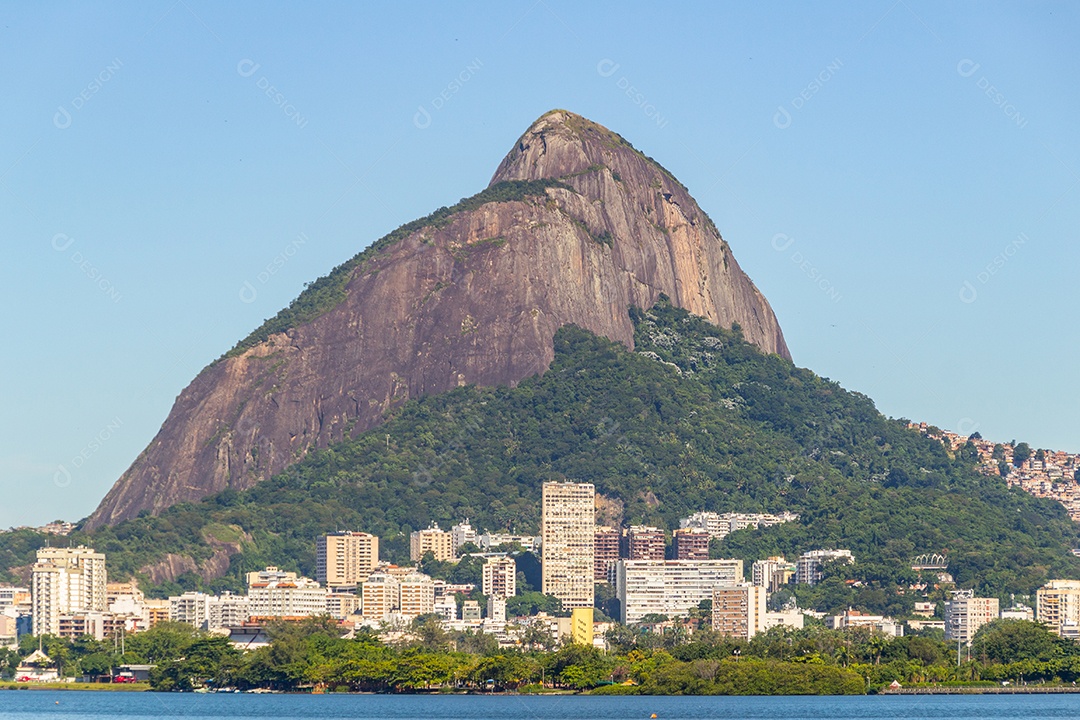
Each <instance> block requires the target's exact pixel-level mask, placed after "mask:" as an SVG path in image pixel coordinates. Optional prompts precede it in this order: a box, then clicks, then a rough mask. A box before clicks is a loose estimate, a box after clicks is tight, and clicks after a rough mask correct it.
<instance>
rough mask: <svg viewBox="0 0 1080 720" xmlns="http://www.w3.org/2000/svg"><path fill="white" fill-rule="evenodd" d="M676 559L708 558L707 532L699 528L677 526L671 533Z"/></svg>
mask: <svg viewBox="0 0 1080 720" xmlns="http://www.w3.org/2000/svg"><path fill="white" fill-rule="evenodd" d="M671 545H672V554H673V555H674V556H675V559H676V560H708V559H709V533H707V532H705V531H704V530H701V529H699V528H679V529H678V530H675V531H674V532H672V533H671Z"/></svg>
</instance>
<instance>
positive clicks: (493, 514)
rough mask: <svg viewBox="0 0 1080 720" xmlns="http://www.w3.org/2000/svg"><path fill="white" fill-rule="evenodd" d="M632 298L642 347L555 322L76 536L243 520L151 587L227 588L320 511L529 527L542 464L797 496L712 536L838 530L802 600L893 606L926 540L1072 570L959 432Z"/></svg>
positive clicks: (117, 544) (1070, 530) (191, 536)
mask: <svg viewBox="0 0 1080 720" xmlns="http://www.w3.org/2000/svg"><path fill="white" fill-rule="evenodd" d="M631 314H632V317H633V320H634V322H635V325H636V351H630V350H627V349H626V348H624V347H623V346H621V345H619V344H616V343H612V342H609V341H607V340H606V339H603V338H598V337H596V336H594V335H591V334H589V333H587V332H585V331H583V330H580V329H578V328H574V327H566V328H563V329H561V330H560V331H559V332H558V334H557V335H556V338H555V348H556V355H555V360H554V362H553V364H552V365H551V367H550V369H549V370H548V371H547V372H546V373H545V374H544V375H543V376H542V377H533V378H529V379H526V380H524V381H523V382H521V383H520V384H519V385H518V386H517V387H515V388H506V387H501V388H481V387H463V388H459V389H456V390H454V391H452V392H449V393H445V394H442V395H438V396H432V397H426V398H422V399H420V400H417V401H413V402H410V403H408V404H406V405H405V406H403V407H402V408H400V409H398V410H396V411H395V412H394V414H393V416H392V417H390V418H389V419H388V421H387V422H386V423H385V424H384V425H382V426H380V427H378V428H376V429H374V430H372V431H370V432H366V433H364V434H361V435H359V436H358V437H356V438H355V439H353V440H349V441H347V442H343V443H341V444H338V445H334V446H332V447H329V448H326V449H322V450H318V451H315V452H312V453H311V454H310V455H309V456H308V457H307V458H305V459H304V460H303V461H301V462H299V463H297V464H296V465H294V466H293V467H291V468H290V469H289V470H288V471H286V472H284V473H282V474H281V475H279V476H277V477H275V478H273V479H270V480H267V481H265V482H263V483H260V484H259V485H257V486H256V487H254V488H252V489H251V490H248V491H245V492H239V493H238V492H235V491H232V490H227V491H225V492H223V493H221V494H219V495H217V496H215V497H212V498H209V499H207V500H205V501H203V502H200V503H197V504H185V505H179V506H176V507H173V508H171V509H170V510H168V511H166V512H165V513H163V514H162V515H161V516H160V517H140V518H137V519H135V520H131V521H127V522H123V523H120V524H119V525H116V526H115V527H105V528H101V529H99V530H97V531H94V532H93V533H88V534H87V533H82V532H76V533H75V534H74V535H73V536H72V538H71V540H72V541H73V542H84V543H86V544H89V545H92V546H94V547H95V548H96V549H98V550H99V551H102V552H105V553H107V554H108V562H109V573H110V576H111V577H113V578H121V577H125V576H127V575H130V574H139V573H141V572H142V571H141V568H143V567H145V566H147V565H150V564H152V563H153V562H156V561H158V560H160V559H161V558H162V557H163V556H164V555H165V554H166V553H176V554H181V555H189V556H191V557H192V558H194V559H195V560H196V563H197V564H200V565H201V563H202V561H204V560H205V559H207V558H209V557H210V556H211V554H212V553H213V552H214V549H215V547H220V546H221V545H220V541H219V542H218V543H217V544H216V545H215V544H212V543H210V542H207V540H206V538H207V537H208V536H209V535H210V534H211V533H209V532H208V531H207V528H208V526H212V527H213V528H217V530H215V531H214V533H212V534H214V535H219V534H220V531H221V529H222V528H233V529H234V530H235V531H236V535H235V537H239V536H240V535H239V533H240V532H241V531H242V532H243V533H245V535H244V539H243V540H242V541H241V544H242V546H243V551H242V552H241V553H239V554H237V555H235V556H233V558H232V567H231V568H230V571H229V573H228V574H227V575H226V576H225V577H223V578H217V579H211V580H203V579H201V578H199V577H198V576H196V575H195V574H193V573H190V574H187V575H185V576H182V577H180V578H178V580H177V582H175V583H164V584H160V585H159V586H158V587H157V588H156V591H157V592H159V593H165V592H175V591H177V590H179V589H180V588H194V587H202V588H206V589H210V590H218V589H226V588H228V589H234V590H239V589H242V587H241V585H240V581H241V573H242V572H244V571H248V570H252V569H257V568H261V567H263V566H265V565H268V564H274V565H279V566H283V567H285V568H287V569H295V570H299V571H301V572H304V573H306V574H313V573H314V571H315V546H314V538H315V536H316V535H318V534H320V533H324V532H327V531H331V530H337V529H357V530H364V531H367V532H372V533H375V534H377V535H379V536H380V537H381V538H382V545H381V549H382V555H383V557H384V558H387V559H390V560H393V561H397V562H402V561H405V560H407V557H408V533H409V532H410V531H412V530H414V529H418V528H423V527H427V526H428V524H429V523H431V522H438V523H439V524H440V525H442V526H443V527H448V526H449V525H451V524H453V523H455V522H458V521H460V520H462V519H464V518H470V519H471V521H472V523H473V525H474V526H478V527H481V528H485V529H490V530H493V531H495V530H512V531H516V532H522V533H526V532H535V531H536V530H537V528H538V524H539V518H540V485H541V483H542V482H543V481H545V480H556V479H564V478H569V479H573V480H577V481H587V482H592V483H595V485H596V489H597V492H598V493H599V494H601V495H603V496H604V497H605V498H608V499H609V500H611V501H612V502H610V503H608V506H609V508H610V507H615V508H620V507H621V512H622V520H623V521H624V522H626V523H641V522H644V523H649V524H657V525H661V526H663V527H666V528H669V529H670V528H674V527H677V526H678V519H679V518H680V517H684V516H686V515H688V514H689V513H692V512H694V511H697V510H713V511H718V512H724V511H765V512H779V511H784V510H787V511H793V512H797V513H799V515H800V518H799V520H798V521H797V522H793V523H787V524H784V525H780V526H775V527H772V528H768V529H762V530H744V531H740V532H737V533H733V534H731V535H729V536H728V537H727V538H726V539H725V540H724V541H723V542H719V543H714V547H713V551H714V553H716V554H719V555H721V556H725V557H739V558H743V559H744V560H745V561H746V562H747V563H748V564H749V562H751V561H753V560H755V559H759V558H763V557H765V556H768V555H777V554H783V555H786V556H787V557H788V558H789V559H791V558H794V557H795V556H797V555H798V554H799V553H800V552H804V551H806V550H811V549H815V548H832V547H841V548H848V549H850V550H851V551H852V553H853V554H854V556H855V558H856V561H857V562H856V564H855V565H853V566H847V567H843V568H840V569H838V570H835V569H834V570H831V571H830V572H829V573H827V578H826V581H825V582H823V583H821V584H820V585H818V586H815V587H813V588H801V589H798V590H797V592H798V593H799V597H800V601H801V604H802V605H803V606H804V607H807V606H809V607H815V608H817V609H820V610H826V611H829V610H839V609H842V608H845V607H847V606H848V605H851V606H853V607H856V608H862V609H864V610H870V611H876V612H886V613H891V614H905V613H906V612H909V611H910V609H911V608H910V605H911V603H912V602H914V600H915V599H916V594H915V593H911V592H908V593H906V594H898V593H897V592H896V590H897V588H898V587H906V586H907V585H908V584H909V583H910V582H913V581H915V580H916V579H917V578H916V577H915V575H914V573H912V571H911V570H910V560H911V558H912V557H914V556H915V555H918V554H921V553H928V552H936V553H944V554H946V555H947V556H948V558H949V570H950V572H951V573H952V574H953V575H954V576H955V577H956V580H957V584H958V585H959V586H961V587H974V588H976V589H978V591H979V592H980V593H987V594H990V595H994V596H999V597H1003V598H1007V597H1008V594H1009V593H1017V594H1029V593H1031V592H1032V591H1033V590H1034V589H1035V588H1036V587H1038V586H1039V585H1040V584H1042V583H1043V582H1045V580H1046V579H1047V578H1049V577H1080V558H1076V557H1073V556H1072V555H1071V554H1070V553H1069V548H1070V547H1073V546H1075V545H1076V544H1077V538H1078V532H1077V527H1076V525H1075V524H1074V523H1072V522H1071V521H1070V520H1069V518H1068V516H1067V515H1066V513H1065V511H1064V509H1063V508H1062V507H1061V506H1060V505H1059V504H1057V503H1055V502H1052V501H1049V500H1041V499H1038V498H1034V497H1032V496H1030V495H1028V494H1026V493H1024V492H1022V491H1020V490H1017V489H1010V488H1008V487H1007V486H1006V485H1005V483H1004V481H1003V480H1002V479H1000V478H998V477H985V476H982V475H979V474H978V473H976V472H975V471H974V470H973V465H974V459H973V458H974V454H973V448H962V449H961V450H960V451H958V452H957V453H956V454H955V455H950V454H949V453H947V452H946V450H945V448H944V447H943V445H942V444H941V443H940V442H937V441H935V440H932V439H929V438H925V437H922V436H921V435H919V434H918V433H916V432H913V431H911V430H909V429H908V428H907V427H906V422H905V421H903V420H890V419H887V418H885V417H883V416H882V415H881V414H880V413H878V412H877V410H876V409H875V408H874V405H873V403H872V402H871V401H870V400H869V398H867V397H865V396H863V395H860V394H858V393H853V392H848V391H845V390H843V389H842V388H841V387H840V386H839V385H837V384H836V383H833V382H830V381H828V380H826V379H823V378H820V377H818V376H817V375H815V374H814V373H812V372H810V371H809V370H804V369H799V368H796V367H794V366H793V365H792V364H791V363H790V362H788V361H786V360H784V359H782V358H780V357H778V356H776V355H770V356H766V355H763V354H761V353H760V352H759V351H758V350H757V349H755V348H754V347H753V346H752V345H750V344H748V343H746V342H744V341H743V340H742V339H741V337H740V334H739V331H738V329H737V328H736V329H735V330H724V329H721V328H717V327H715V326H713V325H711V324H709V323H708V322H706V321H704V320H702V319H699V318H696V317H693V316H691V315H689V314H687V313H686V312H684V311H682V310H678V309H676V308H673V307H672V306H671V305H670V304H668V303H667V302H666V301H663V300H662V301H661V302H660V303H659V304H658V305H657V306H656V307H654V308H653V309H652V310H649V311H647V312H644V311H640V310H636V309H632V310H631ZM19 538H20V539H19V544H18V545H17V546H11V545H10V544H9V543H8V541H7V540H6V536H3V537H0V553H8V554H6V555H4V554H0V557H2V558H6V559H7V566H8V567H10V566H11V565H20V564H26V563H29V562H32V554H31V553H32V549H33V547H34V543H28V542H27V540H26V538H23V537H22V536H19ZM247 538H250V540H248V539H247ZM39 544H40V543H39ZM849 579H854V580H856V581H859V582H857V583H855V584H852V583H848V582H845V580H849Z"/></svg>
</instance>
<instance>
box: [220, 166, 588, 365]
mask: <svg viewBox="0 0 1080 720" xmlns="http://www.w3.org/2000/svg"><path fill="white" fill-rule="evenodd" d="M549 187H562V188H569V186H568V185H566V184H565V183H562V182H560V181H558V180H546V179H545V180H512V181H507V182H500V183H496V184H495V185H492V186H491V187H489V188H485V189H483V190H481V191H480V192H478V193H477V194H475V195H473V196H471V197H467V198H463V199H461V200H459V201H458V202H457V203H455V204H454V205H452V206H450V207H441V208H439V209H438V210H436V211H435V212H433V213H431V214H430V215H427V216H426V217H422V218H420V219H418V220H413V221H412V222H408V223H405V224H404V225H402V226H401V227H399V228H398V229H396V230H394V231H393V232H391V233H390V234H388V235H385V236H383V237H381V238H379V239H378V240H376V241H375V242H373V243H372V244H371V245H370V246H368V247H367V248H365V249H364V250H363V251H362V252H360V253H359V254H357V255H355V256H354V257H352V258H351V259H349V260H346V261H345V262H343V263H342V264H340V265H338V266H337V267H336V268H334V269H333V270H331V271H330V273H329V274H327V275H323V276H322V277H320V278H319V279H318V280H315V281H314V282H310V283H307V284H306V285H305V287H304V291H303V292H301V293H300V295H298V296H297V297H296V299H294V300H293V301H292V302H290V303H289V305H288V307H285V308H282V309H281V310H280V311H279V312H278V314H277V315H275V316H274V317H272V318H270V319H268V320H266V321H265V322H263V324H262V325H260V326H259V327H257V328H255V329H254V330H252V331H251V333H250V334H248V336H247V337H246V338H244V339H243V340H241V341H240V342H238V343H237V344H236V345H235V347H233V349H232V350H230V351H229V352H227V353H225V357H233V356H235V355H239V354H240V353H242V352H243V351H244V350H247V349H248V348H250V347H253V346H255V345H258V344H259V343H261V342H263V341H264V340H266V339H267V338H269V337H270V336H271V335H273V334H274V333H280V332H285V331H286V330H289V329H290V328H294V327H296V326H297V325H301V324H303V323H306V322H311V321H312V320H314V319H315V318H317V317H319V316H320V315H322V314H323V313H325V312H328V311H330V310H333V309H334V308H335V307H337V306H338V305H339V304H340V303H341V302H342V301H343V300H344V299H345V294H346V293H345V286H346V285H348V284H349V280H350V279H351V278H352V275H353V271H354V270H355V269H356V268H357V267H359V266H361V265H363V264H364V263H365V262H368V261H370V260H373V259H374V258H376V257H378V256H379V254H380V253H382V252H383V251H385V250H387V249H389V248H390V247H392V246H394V245H396V244H397V243H398V242H400V241H401V240H404V239H405V238H407V237H408V236H409V235H411V234H412V233H414V232H417V231H418V230H422V229H424V228H426V227H435V228H438V227H442V226H443V225H445V224H446V223H447V222H448V221H449V219H450V217H451V216H453V215H455V214H456V213H459V212H468V211H470V210H475V209H476V208H478V207H480V206H481V205H484V204H486V203H491V202H511V201H514V200H524V199H525V198H528V197H535V196H542V195H544V191H545V190H546V189H547V188H549Z"/></svg>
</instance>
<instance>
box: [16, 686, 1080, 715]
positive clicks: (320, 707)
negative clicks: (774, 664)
mask: <svg viewBox="0 0 1080 720" xmlns="http://www.w3.org/2000/svg"><path fill="white" fill-rule="evenodd" d="M652 713H656V715H657V718H658V720H704V719H706V718H733V719H734V718H740V719H741V718H769V719H773V718H775V719H776V720H804V719H805V720H817V719H818V718H820V719H822V720H847V719H849V718H850V719H851V720H864V719H869V718H904V719H905V720H922V719H926V720H929V719H931V718H934V719H936V718H950V719H951V718H980V719H983V718H985V719H987V720H995V719H998V718H1001V719H1005V718H1025V719H1027V718H1032V719H1036V718H1074V717H1077V716H1080V696H1078V695H1020V696H1018V695H1005V696H1002V695H973V696H941V695H939V696H929V697H928V696H914V697H912V696H900V697H897V696H892V697H836V698H833V697H825V698H822V697H767V698H763V697H753V698H732V697H581V696H554V697H553V696H546V697H536V696H502V697H498V696H496V697H481V696H425V695H194V694H164V693H115V692H79V691H46V690H33V691H30V690H27V691H0V720H8V719H9V718H10V719H12V720H15V719H17V720H32V719H34V718H54V719H56V720H60V719H63V720H102V719H104V718H125V719H128V720H142V719H145V720H159V719H160V718H163V717H184V718H196V719H197V718H274V719H275V720H289V719H291V718H318V719H319V720H414V719H415V720H496V719H498V718H513V719H514V720H609V719H610V720H626V719H634V718H642V719H646V718H649V716H650V715H651V714H652Z"/></svg>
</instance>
